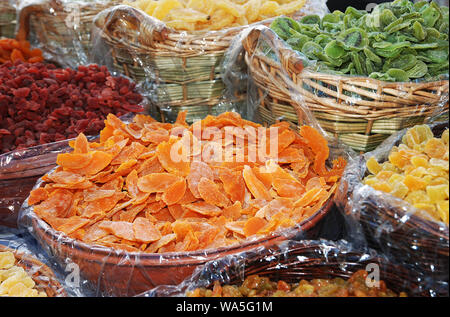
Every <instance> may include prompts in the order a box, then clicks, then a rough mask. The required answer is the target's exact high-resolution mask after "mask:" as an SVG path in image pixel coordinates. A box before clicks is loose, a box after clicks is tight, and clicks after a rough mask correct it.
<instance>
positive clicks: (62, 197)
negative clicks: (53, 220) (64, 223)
mask: <svg viewBox="0 0 450 317" xmlns="http://www.w3.org/2000/svg"><path fill="white" fill-rule="evenodd" d="M72 199H73V193H72V192H71V191H70V190H67V189H56V190H54V191H53V192H52V193H50V194H49V195H48V198H47V199H46V200H44V201H43V202H41V203H40V204H39V205H36V206H35V207H34V212H36V214H38V215H40V214H43V213H47V214H50V215H52V216H54V217H65V216H66V214H67V211H68V210H69V209H70V206H71V204H72Z"/></svg>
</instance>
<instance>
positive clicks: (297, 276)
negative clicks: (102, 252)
mask: <svg viewBox="0 0 450 317" xmlns="http://www.w3.org/2000/svg"><path fill="white" fill-rule="evenodd" d="M358 270H366V271H367V272H368V273H369V274H371V273H375V274H376V275H377V277H378V278H379V280H382V281H384V282H385V283H386V286H387V288H389V289H391V290H393V291H394V292H397V293H400V292H405V293H406V294H407V295H408V296H411V297H414V296H433V294H434V290H433V288H431V286H430V285H429V284H428V281H427V279H426V277H425V276H424V275H423V274H422V272H420V271H413V270H409V269H407V268H405V267H403V266H400V265H396V264H393V263H391V262H390V259H389V258H388V257H385V256H382V255H380V254H377V252H375V251H374V250H371V249H358V248H355V247H354V246H353V245H352V244H351V243H348V242H347V241H345V240H339V241H336V242H332V241H328V240H308V241H283V242H280V243H276V244H272V245H270V246H269V247H259V248H255V249H253V250H249V251H247V252H242V253H239V254H235V255H228V256H226V257H224V258H222V259H219V260H217V261H211V262H208V263H206V264H205V265H204V266H203V267H200V268H198V269H197V270H196V271H195V272H194V273H193V274H192V276H191V277H189V278H188V279H186V280H185V281H183V282H182V283H181V284H179V285H176V286H169V285H162V286H159V287H156V288H154V289H152V290H150V291H149V292H146V293H143V294H140V296H145V297H168V296H170V297H184V296H186V295H187V294H188V293H190V292H192V291H194V290H195V289H197V288H207V289H211V290H212V289H213V286H214V282H217V281H218V282H219V283H220V284H221V285H222V286H223V285H238V286H240V285H242V283H243V282H244V280H245V279H246V278H247V277H248V276H250V275H259V276H261V277H268V278H269V279H270V280H271V281H274V282H278V281H280V280H281V281H285V282H287V283H298V282H300V280H312V279H320V278H325V279H326V278H328V279H330V278H336V277H340V278H343V279H348V278H349V277H350V276H351V275H352V274H353V273H355V272H356V271H358ZM374 278H375V279H376V277H374ZM366 285H368V284H367V279H366Z"/></svg>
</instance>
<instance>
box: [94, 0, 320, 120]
mask: <svg viewBox="0 0 450 317" xmlns="http://www.w3.org/2000/svg"><path fill="white" fill-rule="evenodd" d="M324 6H325V1H324V0H321V1H310V2H308V3H307V5H306V6H305V7H304V8H303V9H302V10H301V11H300V12H299V13H298V14H300V15H304V14H306V13H307V12H312V10H314V9H315V7H320V8H323V7H324ZM269 22H270V21H264V22H260V23H269ZM94 24H95V27H96V31H95V34H96V36H95V38H96V39H95V44H94V61H96V62H98V63H101V64H105V65H108V66H109V67H110V68H111V69H115V70H117V71H118V72H120V73H123V74H126V75H127V76H130V77H131V78H133V79H135V81H136V82H142V86H143V87H144V89H145V90H146V91H147V95H148V96H149V97H150V98H152V101H153V102H154V104H155V105H157V106H158V108H159V111H160V114H161V118H162V120H164V121H168V122H173V121H174V120H175V119H176V117H177V114H178V112H179V111H183V110H188V116H187V121H188V122H190V123H192V122H193V121H194V120H196V119H203V118H204V117H205V116H206V115H208V114H211V115H217V114H219V113H222V112H225V111H232V110H234V111H238V112H241V108H242V107H243V104H244V103H245V90H239V91H236V93H235V94H234V96H233V98H224V96H223V91H224V88H225V86H224V83H223V81H222V75H221V73H222V70H223V67H224V65H223V57H224V54H225V52H226V50H227V49H228V48H229V46H230V43H231V41H232V39H233V38H234V37H235V36H236V35H237V34H238V33H239V32H240V31H241V30H242V29H244V28H245V26H243V27H234V28H226V29H224V30H219V31H193V32H187V31H176V30H174V29H172V28H169V27H167V26H166V25H165V24H164V23H163V22H161V21H160V20H157V19H155V18H153V17H151V16H149V15H148V14H146V13H145V12H143V11H141V10H138V9H135V8H133V7H131V6H126V5H120V6H117V7H113V8H110V9H107V10H104V11H103V12H101V13H100V14H99V15H98V16H97V17H96V18H95V22H94ZM108 58H109V60H105V59H108ZM225 67H226V66H225Z"/></svg>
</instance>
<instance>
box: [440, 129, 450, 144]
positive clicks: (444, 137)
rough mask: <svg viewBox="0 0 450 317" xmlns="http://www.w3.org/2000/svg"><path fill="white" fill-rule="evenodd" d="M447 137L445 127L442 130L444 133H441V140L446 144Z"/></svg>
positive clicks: (447, 133)
mask: <svg viewBox="0 0 450 317" xmlns="http://www.w3.org/2000/svg"><path fill="white" fill-rule="evenodd" d="M448 138H449V132H448V129H446V130H445V131H444V133H442V136H441V139H442V142H444V143H445V144H446V145H448Z"/></svg>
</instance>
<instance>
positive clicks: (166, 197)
mask: <svg viewBox="0 0 450 317" xmlns="http://www.w3.org/2000/svg"><path fill="white" fill-rule="evenodd" d="M186 187H187V185H186V181H185V179H184V178H183V179H180V180H179V181H176V182H175V183H173V184H172V185H170V186H169V187H168V188H167V189H166V190H165V191H164V193H163V195H162V200H163V201H164V202H165V203H166V205H168V206H170V205H174V204H176V203H178V202H179V201H180V200H181V199H182V198H183V197H184V194H185V193H186Z"/></svg>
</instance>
